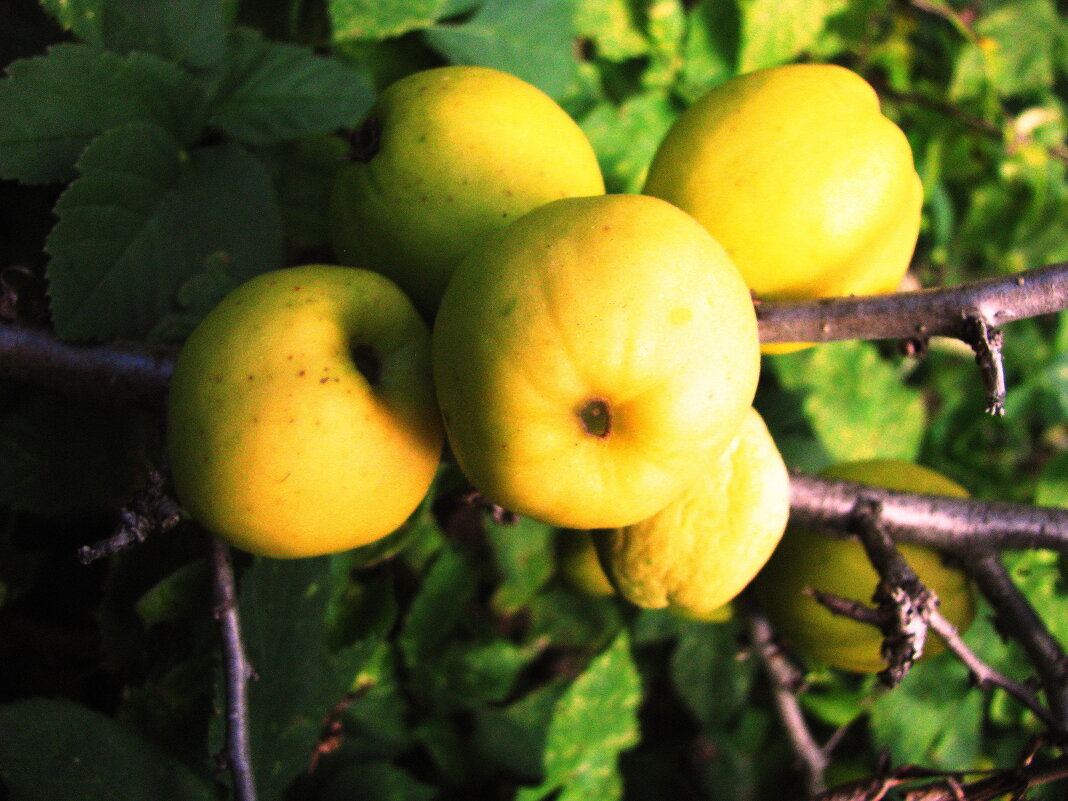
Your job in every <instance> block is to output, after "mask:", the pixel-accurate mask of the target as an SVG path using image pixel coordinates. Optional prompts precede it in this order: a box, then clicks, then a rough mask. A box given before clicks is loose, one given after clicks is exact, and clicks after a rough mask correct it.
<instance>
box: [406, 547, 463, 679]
mask: <svg viewBox="0 0 1068 801" xmlns="http://www.w3.org/2000/svg"><path fill="white" fill-rule="evenodd" d="M475 590H476V575H475V566H474V565H472V564H471V562H470V560H469V559H468V558H466V557H465V556H464V555H463V554H462V553H461V552H460V551H458V550H455V549H452V548H445V549H443V550H442V551H441V553H440V554H439V556H438V558H437V559H436V560H435V561H434V564H433V566H432V567H431V568H430V572H429V573H428V574H427V575H426V577H425V578H424V580H423V584H422V587H421V588H420V590H419V594H418V595H417V596H416V597H415V600H414V601H413V602H412V606H411V609H410V611H409V613H408V619H407V620H406V621H405V623H404V628H403V629H402V630H401V632H400V635H399V644H400V647H401V651H402V653H403V654H404V657H405V662H406V663H407V664H408V665H409V666H410V667H413V668H414V667H417V666H419V665H420V664H421V663H422V662H423V661H424V660H426V659H428V658H430V657H431V656H432V655H433V654H434V652H436V651H438V650H439V649H440V648H442V647H443V645H444V644H445V643H446V642H447V641H448V640H449V638H450V637H451V636H452V634H453V632H454V630H455V627H456V625H457V623H459V621H460V620H461V618H462V617H463V613H464V611H465V609H466V608H467V605H468V604H469V603H470V602H471V600H472V599H473V598H474V595H475Z"/></svg>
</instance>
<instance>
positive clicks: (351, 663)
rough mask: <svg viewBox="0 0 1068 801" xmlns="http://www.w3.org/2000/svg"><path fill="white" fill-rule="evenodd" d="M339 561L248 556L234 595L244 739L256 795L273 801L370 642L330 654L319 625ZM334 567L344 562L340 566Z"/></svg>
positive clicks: (306, 754)
mask: <svg viewBox="0 0 1068 801" xmlns="http://www.w3.org/2000/svg"><path fill="white" fill-rule="evenodd" d="M335 559H338V560H343V556H339V557H318V558H311V559H293V560H280V559H256V561H255V562H254V563H253V565H252V567H251V568H250V569H249V570H248V571H246V572H245V573H244V574H243V575H242V576H241V583H240V595H239V598H238V602H239V607H240V611H241V617H242V626H243V635H244V640H245V645H246V650H247V653H248V658H249V660H250V661H251V663H252V664H253V665H254V666H255V670H256V675H257V679H256V680H255V681H253V682H251V683H250V684H249V709H250V726H249V730H250V739H251V748H252V754H253V759H254V762H255V767H256V778H257V783H258V786H259V789H260V792H261V793H262V794H263V797H264V798H278V797H280V795H281V793H282V790H283V789H284V788H285V787H286V786H287V785H288V784H289V783H290V782H291V781H292V780H293V778H294V777H295V776H296V775H297V774H298V773H300V772H301V771H302V770H303V769H304V768H305V767H306V766H307V764H308V759H309V758H310V757H311V754H312V750H313V749H314V747H315V744H316V742H317V740H318V736H319V732H320V729H321V727H322V722H323V720H324V719H325V717H326V716H327V713H328V712H329V711H330V710H331V708H332V707H333V706H334V705H335V704H337V703H338V702H339V701H341V700H342V699H343V698H344V696H345V694H346V693H347V692H348V691H349V690H351V689H352V687H353V684H354V682H355V680H356V677H357V674H358V672H359V670H360V668H361V667H362V666H363V664H364V663H365V662H366V661H367V660H368V659H369V658H370V657H371V655H372V653H373V651H374V648H375V647H376V646H377V645H378V642H379V641H378V639H376V638H372V639H370V640H367V641H365V642H360V643H357V644H355V645H353V646H351V647H347V648H343V649H341V650H338V651H334V650H331V648H330V631H329V626H328V624H327V617H328V609H329V606H330V602H331V597H332V596H333V595H334V594H335V592H337V587H336V586H335V585H336V583H337V580H338V574H339V573H340V574H341V576H342V577H343V576H344V572H345V571H343V570H342V571H338V570H334V569H332V566H333V560H335ZM342 564H344V563H343V562H342Z"/></svg>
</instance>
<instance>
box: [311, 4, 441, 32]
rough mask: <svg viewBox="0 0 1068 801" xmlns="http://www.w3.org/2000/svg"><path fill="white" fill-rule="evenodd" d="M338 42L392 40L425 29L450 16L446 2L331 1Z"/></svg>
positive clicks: (331, 18) (331, 17)
mask: <svg viewBox="0 0 1068 801" xmlns="http://www.w3.org/2000/svg"><path fill="white" fill-rule="evenodd" d="M327 10H328V12H329V14H330V25H331V29H332V31H333V39H334V41H335V42H341V41H346V40H351V39H389V38H391V37H394V36H400V35H401V34H403V33H408V32H409V31H417V30H422V29H423V28H428V27H430V26H431V25H433V24H434V21H435V20H437V19H438V18H439V17H440V16H441V15H442V14H444V13H446V12H447V11H448V9H447V8H446V0H327Z"/></svg>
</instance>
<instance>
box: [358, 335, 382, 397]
mask: <svg viewBox="0 0 1068 801" xmlns="http://www.w3.org/2000/svg"><path fill="white" fill-rule="evenodd" d="M352 361H353V363H354V364H355V365H356V369H357V370H359V371H360V374H361V375H362V376H363V377H364V378H366V379H367V383H368V384H370V385H371V386H372V387H377V386H378V385H379V383H380V382H381V381H382V359H381V358H379V356H378V353H377V352H376V351H375V349H374V348H372V347H371V346H370V345H353V346H352Z"/></svg>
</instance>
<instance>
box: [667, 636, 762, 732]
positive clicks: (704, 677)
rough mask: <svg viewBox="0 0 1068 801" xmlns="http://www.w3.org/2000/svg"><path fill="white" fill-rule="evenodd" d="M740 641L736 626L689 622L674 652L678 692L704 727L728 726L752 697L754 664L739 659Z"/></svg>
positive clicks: (674, 678) (672, 676) (719, 727)
mask: <svg viewBox="0 0 1068 801" xmlns="http://www.w3.org/2000/svg"><path fill="white" fill-rule="evenodd" d="M738 642H739V631H738V627H737V626H735V625H722V624H707V623H705V624H702V623H692V622H689V623H687V625H686V627H685V628H684V630H683V632H682V635H681V636H680V637H679V640H678V643H677V644H676V645H675V650H674V651H673V652H672V655H671V678H672V681H673V682H674V685H675V691H676V692H677V693H678V694H679V697H681V698H682V700H683V701H684V702H685V703H686V705H687V707H689V709H690V711H691V712H692V713H693V714H694V717H696V718H697V720H698V721H699V722H700V723H701V724H702V726H704V727H705V728H708V729H723V728H726V726H727V724H728V723H729V722H730V721H731V719H732V718H733V717H734V716H735V715H737V714H738V713H740V712H741V710H742V708H743V707H744V706H745V704H746V702H747V699H748V697H749V690H750V687H751V686H752V683H753V676H754V667H755V664H754V660H752V659H748V660H745V661H741V660H739V658H738Z"/></svg>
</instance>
